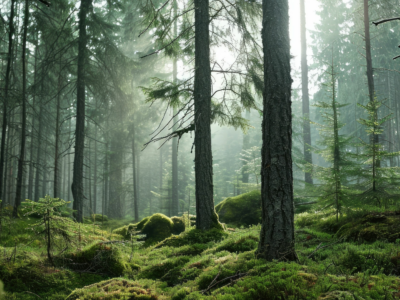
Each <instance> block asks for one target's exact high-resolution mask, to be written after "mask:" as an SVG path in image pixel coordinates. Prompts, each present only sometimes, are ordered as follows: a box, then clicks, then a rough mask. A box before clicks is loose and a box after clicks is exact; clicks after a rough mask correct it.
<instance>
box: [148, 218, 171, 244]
mask: <svg viewBox="0 0 400 300" xmlns="http://www.w3.org/2000/svg"><path fill="white" fill-rule="evenodd" d="M173 224H174V223H173V222H172V220H171V219H170V218H168V217H167V216H165V215H163V214H154V215H152V216H151V217H150V218H149V220H148V221H147V222H146V223H145V224H144V226H143V229H142V231H141V233H142V234H145V235H146V243H145V244H146V245H152V244H155V243H157V242H160V241H162V240H164V239H166V238H168V237H170V236H171V234H172V227H173Z"/></svg>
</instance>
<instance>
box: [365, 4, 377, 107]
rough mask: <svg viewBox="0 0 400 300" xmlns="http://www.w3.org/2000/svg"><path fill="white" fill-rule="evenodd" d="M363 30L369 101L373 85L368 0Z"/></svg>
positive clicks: (371, 96)
mask: <svg viewBox="0 0 400 300" xmlns="http://www.w3.org/2000/svg"><path fill="white" fill-rule="evenodd" d="M364 30H365V51H366V59H367V78H368V93H369V101H370V102H373V101H374V97H375V87H374V71H373V68H372V56H371V36H370V32H369V7H368V0H364Z"/></svg>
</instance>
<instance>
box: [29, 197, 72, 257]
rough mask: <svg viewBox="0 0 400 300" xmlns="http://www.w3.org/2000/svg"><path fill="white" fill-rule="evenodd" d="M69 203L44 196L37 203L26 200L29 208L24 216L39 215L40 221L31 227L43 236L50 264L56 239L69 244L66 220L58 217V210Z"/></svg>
mask: <svg viewBox="0 0 400 300" xmlns="http://www.w3.org/2000/svg"><path fill="white" fill-rule="evenodd" d="M68 203H69V202H67V201H64V200H62V199H59V198H52V197H50V196H49V195H46V197H44V198H40V199H39V201H38V202H35V201H32V200H28V199H27V200H26V204H27V207H28V208H30V211H28V212H27V213H26V214H25V215H27V216H29V215H32V214H36V215H39V216H40V217H41V220H40V221H39V222H37V223H35V224H33V225H32V228H31V229H33V230H36V231H37V233H38V234H44V235H45V242H46V249H47V257H48V259H49V261H50V263H51V264H53V259H52V256H51V251H52V245H53V244H54V239H55V238H56V237H62V238H63V239H64V241H65V242H66V244H67V247H68V244H70V243H71V240H70V236H69V234H68V232H67V228H68V227H67V226H66V222H68V219H66V218H63V217H61V216H60V214H61V213H60V212H59V211H58V210H59V209H58V208H61V207H63V206H65V205H66V204H68Z"/></svg>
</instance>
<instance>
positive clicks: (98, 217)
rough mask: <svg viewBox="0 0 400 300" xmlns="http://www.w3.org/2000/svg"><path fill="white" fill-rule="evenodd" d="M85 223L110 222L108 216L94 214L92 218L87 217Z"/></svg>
mask: <svg viewBox="0 0 400 300" xmlns="http://www.w3.org/2000/svg"><path fill="white" fill-rule="evenodd" d="M84 222H85V223H93V222H100V223H101V222H108V217H107V216H106V215H101V214H92V215H91V216H90V217H85V218H84Z"/></svg>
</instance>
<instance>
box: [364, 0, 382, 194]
mask: <svg viewBox="0 0 400 300" xmlns="http://www.w3.org/2000/svg"><path fill="white" fill-rule="evenodd" d="M364 31H365V57H366V60H367V79H368V94H369V101H370V102H373V101H374V100H375V85H374V69H373V67H372V55H371V35H370V32H369V3H368V0H364ZM377 117H378V112H376V115H375V119H377ZM370 142H371V144H373V147H374V149H375V145H376V144H378V143H379V135H377V134H371V136H370ZM379 165H380V162H379V160H378V159H377V160H375V155H374V162H373V166H372V172H373V174H372V178H373V179H372V190H373V191H376V180H375V177H376V167H379Z"/></svg>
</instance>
